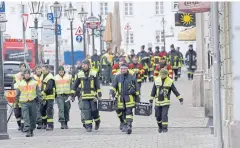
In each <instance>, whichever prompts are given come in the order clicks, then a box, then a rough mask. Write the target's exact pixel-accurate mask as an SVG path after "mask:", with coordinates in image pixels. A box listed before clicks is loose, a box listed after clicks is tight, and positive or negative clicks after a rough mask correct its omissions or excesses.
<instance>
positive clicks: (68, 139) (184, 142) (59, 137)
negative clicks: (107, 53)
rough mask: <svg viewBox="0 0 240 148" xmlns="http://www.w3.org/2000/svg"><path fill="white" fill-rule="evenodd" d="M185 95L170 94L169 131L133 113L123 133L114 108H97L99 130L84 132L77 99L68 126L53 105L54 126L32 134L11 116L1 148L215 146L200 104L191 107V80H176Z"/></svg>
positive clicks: (145, 88) (146, 87)
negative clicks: (127, 131) (127, 130)
mask: <svg viewBox="0 0 240 148" xmlns="http://www.w3.org/2000/svg"><path fill="white" fill-rule="evenodd" d="M175 83H176V87H177V88H178V90H179V92H180V93H181V95H182V97H183V98H184V105H182V106H181V105H180V103H179V101H178V100H177V98H176V97H175V96H174V95H173V94H172V98H171V100H172V105H171V107H170V111H169V132H168V133H166V134H159V133H158V132H157V124H156V121H155V118H154V113H153V115H151V116H149V117H142V116H134V123H133V133H132V134H131V135H126V134H125V133H122V132H120V131H119V129H118V128H119V120H118V118H117V117H116V114H115V112H100V115H101V120H102V122H101V127H100V129H99V130H98V131H93V132H92V133H86V132H85V130H84V129H83V128H82V124H81V121H80V111H79V110H78V106H77V101H76V102H74V103H72V108H71V121H70V123H69V127H70V129H68V130H61V129H60V124H59V123H58V122H57V120H58V119H57V115H58V113H57V106H55V129H54V131H51V132H47V131H43V130H35V136H34V137H32V138H25V134H23V133H21V132H18V131H17V130H16V128H17V126H16V124H15V119H14V117H12V118H11V120H10V123H9V125H8V128H9V130H8V133H9V135H10V139H9V140H2V141H0V147H1V148H22V147H24V148H80V147H83V148H120V147H121V148H122V147H124V148H216V139H215V137H214V136H213V135H211V134H210V129H209V128H206V125H207V121H208V120H207V119H206V118H204V110H203V108H201V107H192V99H191V95H192V89H191V88H192V85H191V84H192V82H191V81H187V80H185V79H184V78H182V79H180V80H179V81H177V82H175ZM151 88H152V83H149V82H147V83H145V84H144V85H143V86H142V90H141V91H142V95H141V98H142V101H144V102H147V101H148V99H149V96H150V92H151ZM102 90H103V98H107V97H108V90H109V87H102Z"/></svg>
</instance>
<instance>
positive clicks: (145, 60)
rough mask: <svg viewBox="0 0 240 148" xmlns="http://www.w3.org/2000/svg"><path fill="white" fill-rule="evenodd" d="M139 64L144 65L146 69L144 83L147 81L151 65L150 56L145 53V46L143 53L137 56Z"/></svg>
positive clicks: (143, 46)
mask: <svg viewBox="0 0 240 148" xmlns="http://www.w3.org/2000/svg"><path fill="white" fill-rule="evenodd" d="M137 57H138V58H139V62H140V63H141V64H142V65H143V68H144V79H143V80H144V81H145V82H146V81H147V77H148V72H149V65H150V64H151V61H150V57H149V54H148V53H147V52H146V51H145V45H142V46H141V51H140V52H139V53H138V54H137Z"/></svg>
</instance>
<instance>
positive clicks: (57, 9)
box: [51, 1, 62, 74]
mask: <svg viewBox="0 0 240 148" xmlns="http://www.w3.org/2000/svg"><path fill="white" fill-rule="evenodd" d="M51 12H52V13H53V17H54V18H55V42H56V51H55V52H56V54H55V60H56V62H55V65H56V66H55V74H57V71H58V66H59V64H58V63H59V61H58V60H59V59H58V23H57V21H58V19H59V18H60V17H61V14H62V5H61V4H60V3H59V2H57V1H55V2H54V3H53V5H52V6H51Z"/></svg>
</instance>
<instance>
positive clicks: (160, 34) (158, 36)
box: [155, 30, 164, 43]
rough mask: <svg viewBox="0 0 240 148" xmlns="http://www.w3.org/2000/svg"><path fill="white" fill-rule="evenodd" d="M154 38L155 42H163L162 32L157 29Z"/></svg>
mask: <svg viewBox="0 0 240 148" xmlns="http://www.w3.org/2000/svg"><path fill="white" fill-rule="evenodd" d="M155 39H156V43H163V42H164V32H163V31H160V30H157V31H156V37H155Z"/></svg>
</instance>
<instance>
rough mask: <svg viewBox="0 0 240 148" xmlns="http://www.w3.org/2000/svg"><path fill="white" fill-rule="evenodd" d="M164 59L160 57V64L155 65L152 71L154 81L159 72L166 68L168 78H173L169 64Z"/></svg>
mask: <svg viewBox="0 0 240 148" xmlns="http://www.w3.org/2000/svg"><path fill="white" fill-rule="evenodd" d="M165 58H166V57H162V58H161V61H160V63H159V64H158V65H157V67H156V68H155V70H154V79H155V78H156V77H157V76H158V75H159V71H160V70H161V69H162V68H166V69H167V70H168V73H169V75H168V76H169V78H171V79H172V78H173V69H172V66H171V65H170V64H168V63H167V60H166V59H165Z"/></svg>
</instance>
